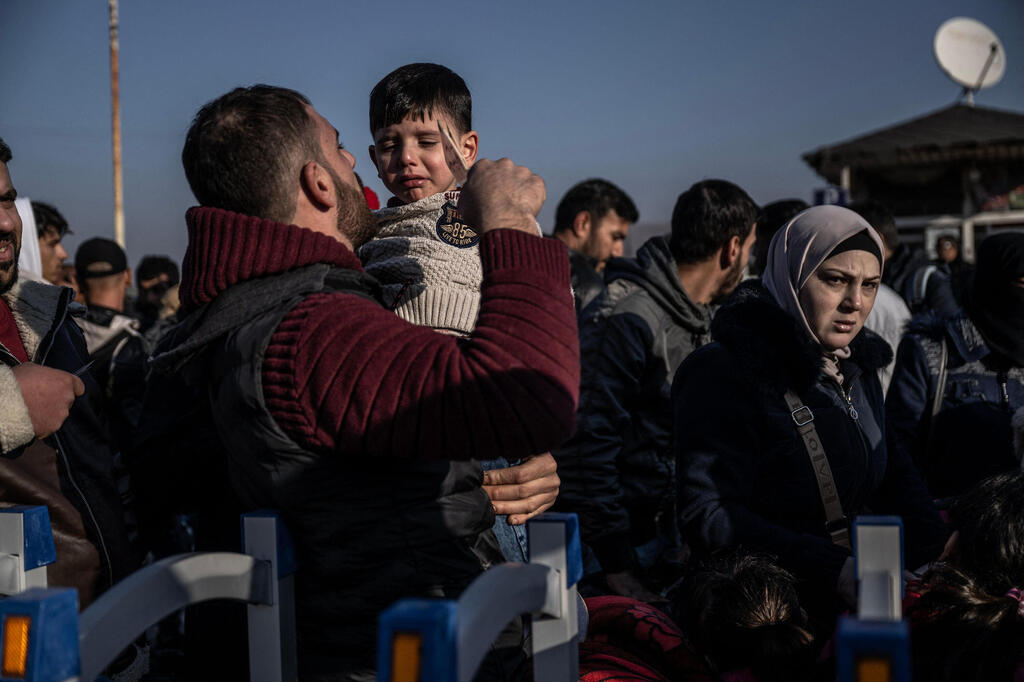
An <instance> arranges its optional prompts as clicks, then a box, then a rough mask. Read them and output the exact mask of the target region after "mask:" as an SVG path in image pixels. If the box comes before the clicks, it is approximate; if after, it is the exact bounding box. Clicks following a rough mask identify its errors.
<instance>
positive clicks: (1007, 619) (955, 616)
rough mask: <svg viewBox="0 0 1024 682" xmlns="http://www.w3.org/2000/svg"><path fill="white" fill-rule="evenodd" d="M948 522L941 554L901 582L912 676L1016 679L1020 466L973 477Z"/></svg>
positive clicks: (1022, 503) (960, 681)
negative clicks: (914, 578)
mask: <svg viewBox="0 0 1024 682" xmlns="http://www.w3.org/2000/svg"><path fill="white" fill-rule="evenodd" d="M950 525H951V526H952V528H953V530H954V533H953V536H952V537H951V538H950V539H949V543H948V544H947V545H946V551H945V552H944V553H943V557H942V561H940V562H939V563H937V564H935V565H934V566H933V567H932V569H931V570H929V571H928V572H927V573H925V575H924V578H923V579H922V580H921V582H920V583H919V584H915V583H910V584H908V586H907V609H906V615H907V618H908V619H909V620H910V626H911V637H910V644H911V652H912V656H913V665H914V679H917V680H928V682H1010V680H1018V679H1021V677H1020V676H1021V674H1022V672H1024V666H1022V663H1021V662H1022V660H1024V594H1022V592H1021V590H1024V588H1022V587H1021V585H1024V535H1022V534H1021V528H1024V473H1021V472H1019V471H1015V472H1012V473H1006V474H999V475H997V476H993V477H992V478H988V479H985V480H983V481H981V482H980V483H978V484H977V485H976V486H975V487H974V488H972V489H971V490H970V491H968V492H967V493H966V494H964V496H963V497H962V498H960V499H959V500H957V502H956V504H955V505H954V506H953V508H952V509H951V510H950Z"/></svg>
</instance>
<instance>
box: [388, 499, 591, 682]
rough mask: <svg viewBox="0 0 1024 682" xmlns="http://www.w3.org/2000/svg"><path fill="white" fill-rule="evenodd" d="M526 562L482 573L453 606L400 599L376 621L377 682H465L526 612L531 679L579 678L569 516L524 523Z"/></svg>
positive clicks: (575, 561) (575, 546) (579, 568)
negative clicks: (529, 619)
mask: <svg viewBox="0 0 1024 682" xmlns="http://www.w3.org/2000/svg"><path fill="white" fill-rule="evenodd" d="M527 537H528V538H529V544H530V563H528V564H515V563H510V564H501V565H499V566H495V567H494V568H492V569H490V570H488V571H486V572H485V573H483V574H481V575H480V576H479V577H478V578H477V579H476V580H474V581H473V583H472V584H471V585H470V586H469V588H468V589H466V591H465V592H463V594H462V596H461V597H460V598H459V599H458V601H453V600H441V599H438V600H424V599H406V600H402V601H400V602H398V603H397V604H395V605H394V606H392V607H391V608H389V609H388V610H387V611H385V612H384V613H383V614H381V617H380V621H379V624H378V642H377V676H378V679H379V680H380V682H415V681H423V682H426V681H427V680H430V681H431V682H469V681H470V680H472V679H473V675H474V674H475V673H476V670H477V668H478V667H479V666H480V663H481V661H482V660H483V658H484V656H485V655H486V653H487V651H488V650H489V648H490V645H491V643H492V642H493V641H494V639H495V638H496V637H497V636H498V634H499V633H500V632H501V631H502V630H503V629H504V628H505V626H506V625H507V624H508V623H509V622H510V621H511V620H512V619H514V618H516V617H517V616H519V615H522V614H532V615H533V630H532V642H533V670H534V679H537V680H576V679H578V677H579V675H578V669H579V660H578V655H579V654H578V648H577V643H578V640H579V635H580V633H579V614H578V612H577V609H578V608H579V599H578V597H577V593H576V583H578V582H579V580H580V578H582V577H583V559H582V554H581V551H580V536H579V522H578V520H577V518H576V515H575V514H543V515H541V516H539V517H537V518H535V519H531V520H530V521H529V522H528V525H527Z"/></svg>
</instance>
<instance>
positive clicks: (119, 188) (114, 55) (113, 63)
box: [109, 0, 124, 249]
mask: <svg viewBox="0 0 1024 682" xmlns="http://www.w3.org/2000/svg"><path fill="white" fill-rule="evenodd" d="M109 3H110V113H111V120H112V126H113V142H114V241H116V242H117V243H118V244H120V245H121V248H122V249H123V248H124V180H123V178H122V173H121V90H120V85H119V80H120V78H119V74H120V67H119V66H118V52H119V47H118V41H117V0H109Z"/></svg>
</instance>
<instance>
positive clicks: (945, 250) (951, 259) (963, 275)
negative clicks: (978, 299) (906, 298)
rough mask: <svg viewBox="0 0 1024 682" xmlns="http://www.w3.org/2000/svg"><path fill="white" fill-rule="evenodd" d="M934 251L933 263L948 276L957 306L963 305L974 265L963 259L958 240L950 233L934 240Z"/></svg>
mask: <svg viewBox="0 0 1024 682" xmlns="http://www.w3.org/2000/svg"><path fill="white" fill-rule="evenodd" d="M935 252H936V253H937V254H938V258H937V259H936V261H935V264H936V265H938V267H939V270H940V271H941V272H942V273H943V274H945V275H947V276H948V277H949V284H950V287H952V289H953V297H954V298H955V299H956V303H957V305H958V306H963V305H964V302H965V301H966V299H967V291H968V288H969V287H970V285H971V277H973V276H974V266H973V265H971V264H970V263H968V262H967V261H965V260H964V256H963V253H961V251H960V242H959V241H958V240H957V238H956V237H954V236H952V235H948V234H947V235H943V236H941V237H939V238H938V239H937V240H935Z"/></svg>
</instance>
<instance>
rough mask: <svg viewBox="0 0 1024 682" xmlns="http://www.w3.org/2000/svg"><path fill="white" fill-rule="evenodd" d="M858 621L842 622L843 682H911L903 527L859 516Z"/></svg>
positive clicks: (892, 519) (893, 520) (893, 519)
mask: <svg viewBox="0 0 1024 682" xmlns="http://www.w3.org/2000/svg"><path fill="white" fill-rule="evenodd" d="M853 550H854V561H855V566H856V575H857V617H855V618H854V617H851V616H846V617H843V618H841V619H840V620H839V629H838V632H837V636H836V654H837V661H836V672H837V673H838V682H910V633H909V629H908V627H907V623H906V622H905V621H903V620H902V615H903V521H902V520H901V519H900V518H899V517H897V516H860V517H858V518H857V520H856V521H855V522H854V524H853Z"/></svg>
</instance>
